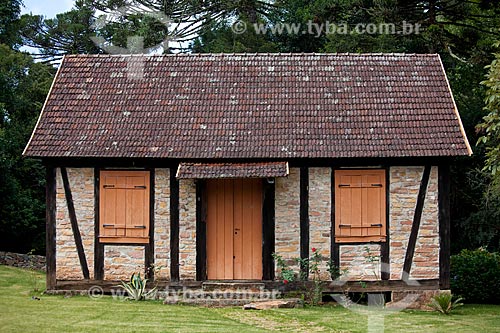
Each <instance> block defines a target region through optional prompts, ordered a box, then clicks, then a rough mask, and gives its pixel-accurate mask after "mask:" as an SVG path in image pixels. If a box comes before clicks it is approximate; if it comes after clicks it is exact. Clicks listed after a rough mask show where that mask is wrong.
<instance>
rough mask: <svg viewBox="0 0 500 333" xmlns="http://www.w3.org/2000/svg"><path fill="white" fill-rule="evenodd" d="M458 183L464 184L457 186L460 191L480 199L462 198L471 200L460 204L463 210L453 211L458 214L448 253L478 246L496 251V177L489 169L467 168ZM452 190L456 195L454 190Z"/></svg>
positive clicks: (499, 235)
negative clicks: (464, 176)
mask: <svg viewBox="0 0 500 333" xmlns="http://www.w3.org/2000/svg"><path fill="white" fill-rule="evenodd" d="M461 184H462V187H465V190H464V189H461V190H460V193H462V195H466V196H467V197H473V196H477V198H479V199H480V200H472V199H466V202H469V203H474V204H473V205H472V206H471V207H463V208H461V211H464V213H462V212H458V213H456V214H457V216H460V217H459V218H456V219H455V225H454V226H453V227H452V230H451V233H452V239H453V240H455V242H454V243H453V244H452V246H453V247H454V248H453V251H452V253H458V252H459V251H460V250H461V249H469V250H472V249H477V248H479V247H484V248H485V249H487V250H489V251H494V252H498V251H500V179H495V178H494V177H493V176H492V175H491V174H490V173H488V172H486V171H483V170H479V169H478V168H476V169H473V170H470V171H469V172H467V175H466V178H465V180H462V181H461ZM455 186H458V184H457V185H455ZM457 191H458V189H457ZM452 194H453V195H458V193H457V192H456V191H453V192H452ZM464 201H465V200H464ZM465 212H468V214H469V215H467V214H465Z"/></svg>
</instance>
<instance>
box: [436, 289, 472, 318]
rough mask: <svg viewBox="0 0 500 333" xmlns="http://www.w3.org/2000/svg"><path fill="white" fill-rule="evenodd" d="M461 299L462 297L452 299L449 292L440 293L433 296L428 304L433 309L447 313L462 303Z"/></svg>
mask: <svg viewBox="0 0 500 333" xmlns="http://www.w3.org/2000/svg"><path fill="white" fill-rule="evenodd" d="M461 301H462V298H460V297H459V298H457V299H456V300H453V295H452V294H450V293H440V294H439V295H436V296H434V297H433V298H432V299H431V302H430V303H429V304H428V305H429V306H430V307H431V308H433V309H434V310H436V311H438V312H441V313H442V314H445V315H448V314H450V313H451V311H452V310H453V309H456V308H458V307H459V306H462V305H464V304H463V303H461Z"/></svg>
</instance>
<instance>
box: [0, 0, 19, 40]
mask: <svg viewBox="0 0 500 333" xmlns="http://www.w3.org/2000/svg"><path fill="white" fill-rule="evenodd" d="M21 4H22V1H21V0H0V44H5V45H8V46H10V47H13V48H14V47H17V46H19V44H20V42H21V39H20V38H19V35H18V33H17V30H18V26H17V21H18V18H19V14H20V13H21Z"/></svg>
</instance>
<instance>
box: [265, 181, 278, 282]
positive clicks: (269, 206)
mask: <svg viewBox="0 0 500 333" xmlns="http://www.w3.org/2000/svg"><path fill="white" fill-rule="evenodd" d="M274 183H275V179H274V178H271V179H267V180H264V199H263V200H264V202H263V204H262V279H263V280H274V260H273V252H274V245H275V244H274V243H275V242H274V232H275V230H274V228H275V214H276V212H275V208H274V204H275V202H274V201H275V196H276V194H275V191H276V190H275V184H274Z"/></svg>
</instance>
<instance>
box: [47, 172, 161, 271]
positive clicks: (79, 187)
mask: <svg viewBox="0 0 500 333" xmlns="http://www.w3.org/2000/svg"><path fill="white" fill-rule="evenodd" d="M67 174H68V181H69V187H70V190H71V194H72V198H73V203H74V207H75V215H76V221H77V225H78V229H79V231H80V235H81V239H82V245H83V250H84V252H85V258H86V261H87V266H88V267H89V275H90V278H91V279H92V278H93V277H94V270H93V269H92V268H93V267H94V218H95V215H94V214H95V213H94V207H95V198H94V169H92V168H68V169H67ZM154 174H155V184H156V185H155V202H154V207H155V214H154V219H155V233H154V238H155V239H154V244H155V249H154V254H155V263H154V266H155V267H156V272H155V273H156V277H157V278H161V279H168V278H169V277H170V268H169V264H170V251H169V244H170V216H169V215H170V201H169V197H170V184H169V177H170V172H169V169H156V170H155V173H154ZM144 264H145V250H144V246H137V245H112V244H106V245H105V246H104V279H105V280H124V279H128V278H129V277H130V275H131V274H132V273H134V272H144V269H145V267H144ZM56 278H57V279H59V280H80V279H83V278H84V277H83V273H82V268H81V265H80V261H79V258H78V252H77V249H76V244H75V239H74V234H73V230H72V227H71V223H70V217H69V213H68V205H67V201H66V196H65V192H64V187H63V180H62V177H61V171H60V169H59V168H58V170H57V193H56Z"/></svg>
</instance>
